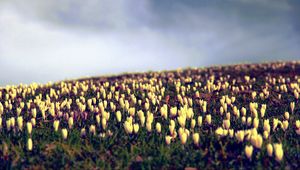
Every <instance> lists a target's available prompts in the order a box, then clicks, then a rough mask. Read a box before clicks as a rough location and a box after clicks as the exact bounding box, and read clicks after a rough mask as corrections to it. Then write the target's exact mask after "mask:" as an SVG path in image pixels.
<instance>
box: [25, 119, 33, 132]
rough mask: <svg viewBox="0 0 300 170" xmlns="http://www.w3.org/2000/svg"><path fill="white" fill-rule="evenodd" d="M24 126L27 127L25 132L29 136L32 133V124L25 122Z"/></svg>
mask: <svg viewBox="0 0 300 170" xmlns="http://www.w3.org/2000/svg"><path fill="white" fill-rule="evenodd" d="M26 126H27V132H28V134H31V132H32V124H31V122H27V123H26Z"/></svg>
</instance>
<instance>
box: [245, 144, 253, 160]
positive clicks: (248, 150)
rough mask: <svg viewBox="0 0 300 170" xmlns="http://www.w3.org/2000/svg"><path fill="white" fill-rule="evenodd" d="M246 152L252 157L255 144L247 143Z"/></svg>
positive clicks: (249, 157)
mask: <svg viewBox="0 0 300 170" xmlns="http://www.w3.org/2000/svg"><path fill="white" fill-rule="evenodd" d="M245 153H246V156H247V158H248V159H251V157H252V153H253V146H252V145H247V146H246V147H245Z"/></svg>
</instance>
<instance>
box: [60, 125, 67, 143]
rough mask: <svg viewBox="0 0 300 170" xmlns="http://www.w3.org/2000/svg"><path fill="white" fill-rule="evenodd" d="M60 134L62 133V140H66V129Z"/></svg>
mask: <svg viewBox="0 0 300 170" xmlns="http://www.w3.org/2000/svg"><path fill="white" fill-rule="evenodd" d="M61 133H62V137H63V139H64V140H66V139H67V138H68V130H67V129H66V128H63V129H62V130H61Z"/></svg>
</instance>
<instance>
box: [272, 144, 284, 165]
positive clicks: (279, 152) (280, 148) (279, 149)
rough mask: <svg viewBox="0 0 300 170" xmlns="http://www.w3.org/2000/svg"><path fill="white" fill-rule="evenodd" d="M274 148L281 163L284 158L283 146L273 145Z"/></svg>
mask: <svg viewBox="0 0 300 170" xmlns="http://www.w3.org/2000/svg"><path fill="white" fill-rule="evenodd" d="M273 146H274V154H275V159H276V160H277V161H278V162H280V161H281V160H282V158H283V149H282V144H277V143H275V144H273Z"/></svg>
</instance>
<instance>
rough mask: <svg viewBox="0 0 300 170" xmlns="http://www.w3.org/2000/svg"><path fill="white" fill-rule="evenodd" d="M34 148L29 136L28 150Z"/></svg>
mask: <svg viewBox="0 0 300 170" xmlns="http://www.w3.org/2000/svg"><path fill="white" fill-rule="evenodd" d="M32 148H33V144H32V139H31V138H29V139H28V140H27V150H28V151H32Z"/></svg>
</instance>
